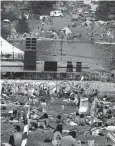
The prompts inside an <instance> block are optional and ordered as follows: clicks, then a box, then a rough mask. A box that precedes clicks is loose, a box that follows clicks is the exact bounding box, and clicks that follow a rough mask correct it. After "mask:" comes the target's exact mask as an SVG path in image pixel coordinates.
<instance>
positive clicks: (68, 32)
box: [62, 27, 72, 35]
mask: <svg viewBox="0 0 115 146" xmlns="http://www.w3.org/2000/svg"><path fill="white" fill-rule="evenodd" d="M62 30H63V31H64V33H65V34H66V35H68V34H71V33H72V32H71V30H70V29H69V28H68V27H65V28H63V29H62Z"/></svg>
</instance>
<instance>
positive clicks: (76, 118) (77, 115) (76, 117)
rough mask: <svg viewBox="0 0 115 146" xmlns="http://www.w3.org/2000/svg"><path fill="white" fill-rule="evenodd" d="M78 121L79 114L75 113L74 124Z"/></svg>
mask: <svg viewBox="0 0 115 146" xmlns="http://www.w3.org/2000/svg"><path fill="white" fill-rule="evenodd" d="M79 119H80V117H79V113H78V112H77V113H76V116H75V123H77V124H78V123H79Z"/></svg>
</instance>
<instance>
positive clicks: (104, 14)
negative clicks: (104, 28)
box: [95, 1, 115, 21]
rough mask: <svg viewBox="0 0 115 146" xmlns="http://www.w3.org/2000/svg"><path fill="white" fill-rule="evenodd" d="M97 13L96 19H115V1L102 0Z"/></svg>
mask: <svg viewBox="0 0 115 146" xmlns="http://www.w3.org/2000/svg"><path fill="white" fill-rule="evenodd" d="M95 14H96V20H103V21H108V20H112V19H113V20H115V1H100V2H99V6H98V7H97V10H96V13H95Z"/></svg>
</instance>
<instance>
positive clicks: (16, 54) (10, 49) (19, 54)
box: [0, 37, 24, 59]
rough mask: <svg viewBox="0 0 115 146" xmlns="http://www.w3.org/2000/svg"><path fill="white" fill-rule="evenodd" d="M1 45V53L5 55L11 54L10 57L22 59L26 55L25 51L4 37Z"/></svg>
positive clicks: (0, 39)
mask: <svg viewBox="0 0 115 146" xmlns="http://www.w3.org/2000/svg"><path fill="white" fill-rule="evenodd" d="M0 46H1V55H3V56H4V55H6V54H9V55H10V58H14V59H22V58H23V57H24V52H23V51H21V50H20V49H18V48H16V47H14V46H12V45H11V44H10V43H9V42H7V41H6V40H5V39H3V38H2V37H0ZM3 56H2V57H3ZM4 59H5V56H4Z"/></svg>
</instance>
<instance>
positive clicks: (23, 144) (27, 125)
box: [21, 105, 30, 146]
mask: <svg viewBox="0 0 115 146" xmlns="http://www.w3.org/2000/svg"><path fill="white" fill-rule="evenodd" d="M26 107H28V112H27V115H26V119H25V121H24V122H25V123H24V124H25V126H24V130H23V136H22V143H21V146H26V145H27V140H28V133H29V115H30V105H26Z"/></svg>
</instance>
